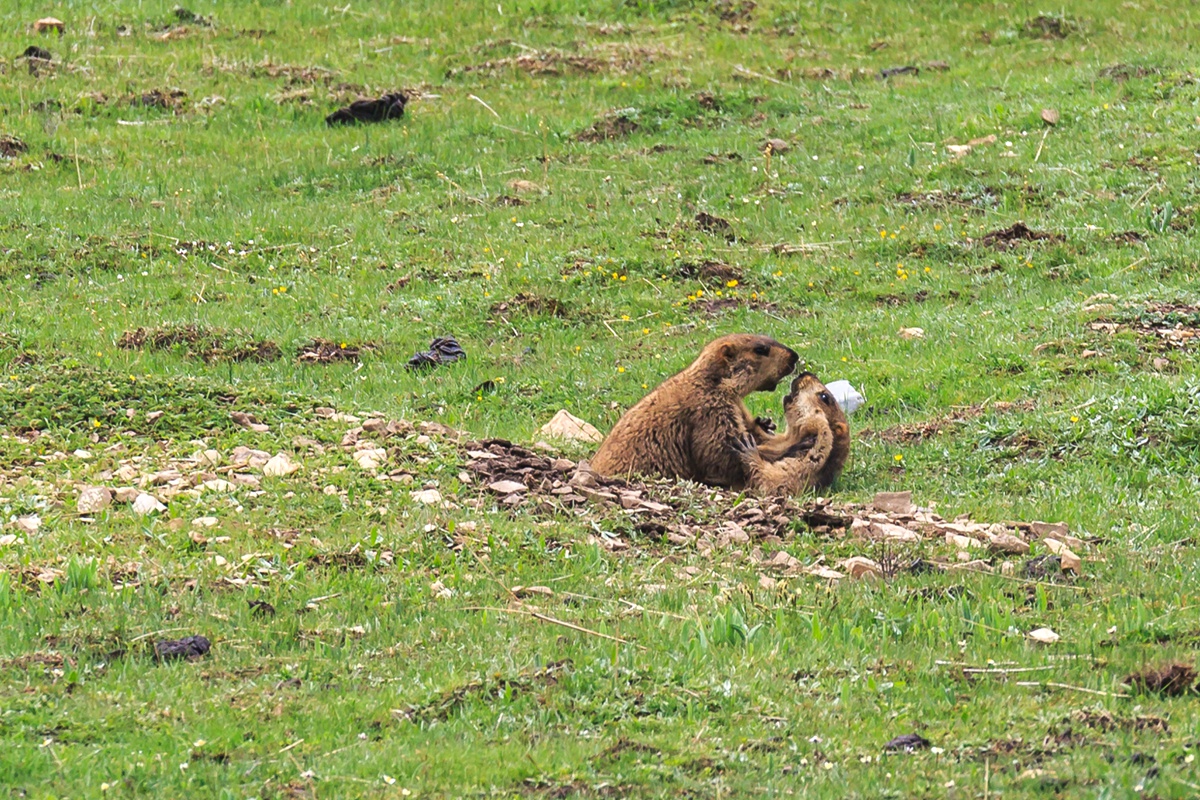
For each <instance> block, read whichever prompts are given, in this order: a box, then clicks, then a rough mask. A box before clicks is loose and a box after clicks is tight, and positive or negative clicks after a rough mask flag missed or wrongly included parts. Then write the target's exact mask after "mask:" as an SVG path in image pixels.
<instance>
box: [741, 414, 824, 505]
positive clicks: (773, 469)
mask: <svg viewBox="0 0 1200 800" xmlns="http://www.w3.org/2000/svg"><path fill="white" fill-rule="evenodd" d="M785 435H786V436H787V438H788V439H789V440H793V441H798V440H800V439H803V438H804V437H806V436H815V437H816V441H815V442H814V443H813V446H812V448H811V449H809V450H808V452H807V453H803V452H802V453H799V454H797V455H795V456H788V457H785V458H780V459H779V460H778V461H774V462H772V461H766V460H765V459H764V458H763V456H762V453H760V452H759V450H758V447H757V445H756V444H755V443H754V442H753V439H752V437H749V436H747V437H746V438H744V439H742V440H741V441H739V442H738V443H737V444H736V445H735V447H734V451H735V452H736V453H737V454H738V457H739V458H740V459H741V462H742V468H743V469H744V470H745V471H746V489H747V490H748V491H751V492H754V493H756V494H801V493H803V492H805V491H807V490H808V489H810V488H812V487H813V486H814V485H816V483H817V476H818V475H819V473H820V472H821V468H822V467H824V466H825V462H826V461H827V460H828V459H829V455H830V453H831V452H832V451H833V445H834V436H833V430H832V429H831V428H830V426H829V421H828V420H826V419H825V418H824V417H810V418H809V419H807V420H805V421H804V422H803V423H802V424H801V425H800V427H799V428H796V429H791V428H789V429H788V432H787V434H785Z"/></svg>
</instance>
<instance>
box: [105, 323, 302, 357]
mask: <svg viewBox="0 0 1200 800" xmlns="http://www.w3.org/2000/svg"><path fill="white" fill-rule="evenodd" d="M117 347H120V348H121V349H122V350H172V349H176V348H179V349H181V350H182V351H183V352H184V354H185V355H187V356H188V357H189V358H199V359H202V360H204V361H210V362H211V361H261V362H265V361H275V360H277V359H279V358H281V357H282V355H283V353H282V351H281V350H280V349H279V345H277V344H275V342H272V341H270V340H269V339H252V338H249V337H247V336H246V335H245V334H242V333H240V332H237V331H222V330H213V329H209V328H203V327H201V326H199V325H191V324H188V325H167V326H164V327H158V328H138V329H136V330H132V331H126V332H125V333H123V334H121V338H120V339H118V340H117Z"/></svg>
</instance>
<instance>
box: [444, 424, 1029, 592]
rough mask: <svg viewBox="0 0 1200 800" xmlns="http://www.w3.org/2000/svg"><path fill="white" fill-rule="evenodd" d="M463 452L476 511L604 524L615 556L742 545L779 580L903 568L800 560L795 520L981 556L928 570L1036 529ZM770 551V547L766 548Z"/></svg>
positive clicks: (886, 544)
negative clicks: (486, 508)
mask: <svg viewBox="0 0 1200 800" xmlns="http://www.w3.org/2000/svg"><path fill="white" fill-rule="evenodd" d="M535 447H546V446H545V445H535ZM463 456H464V458H465V463H464V467H463V469H464V470H465V471H466V472H467V474H469V475H471V476H473V477H474V478H475V481H474V482H475V483H476V484H477V485H478V486H479V492H480V497H479V499H478V500H477V501H475V503H476V506H477V507H478V506H479V504H482V503H487V502H494V503H498V504H499V505H500V506H501V507H507V508H510V509H518V508H522V509H527V510H529V511H532V513H533V514H535V515H537V514H544V515H546V516H548V517H551V518H553V517H555V516H558V515H561V514H569V515H571V516H573V517H576V518H585V519H592V520H594V521H597V522H599V521H604V523H605V524H604V526H603V529H604V530H605V531H606V532H605V533H603V534H601V535H599V536H593V537H591V539H592V541H593V542H594V543H595V544H597V545H599V546H601V547H603V548H605V549H607V550H610V551H613V552H616V551H622V550H626V549H628V548H629V547H630V546H631V541H630V540H627V539H626V538H623V535H622V531H624V532H625V533H626V534H628V535H629V536H631V537H636V539H635V540H633V541H634V542H635V543H636V544H637V545H638V546H641V547H646V546H655V545H663V544H667V545H674V546H694V547H695V548H696V549H697V550H698V551H699V552H701V553H706V552H710V551H712V550H714V549H718V548H730V547H737V546H742V545H744V546H745V547H746V549H747V550H748V551H749V552H748V553H747V555H748V557H749V559H750V561H751V563H754V564H757V565H758V567H759V568H760V569H762V570H764V571H767V572H773V573H777V574H782V575H783V576H784V577H789V576H797V575H815V576H817V577H821V578H825V579H829V580H838V579H842V578H846V577H847V573H849V575H850V576H851V577H861V575H862V572H863V569H864V567H866V568H868V569H869V570H870V571H873V572H874V573H876V574H875V577H879V578H884V579H886V578H888V577H889V576H891V575H894V574H896V572H898V571H899V570H897V569H889V568H888V566H887V564H888V563H889V561H892V562H896V563H899V558H898V557H896V554H895V553H893V554H892V558H890V559H889V558H888V557H886V554H885V557H884V558H883V559H881V561H880V562H878V563H876V562H874V561H871V560H870V559H861V558H860V559H857V560H851V562H850V563H845V569H846V572H839V571H837V570H834V569H831V568H830V567H827V566H825V565H823V564H821V563H820V560H819V559H818V561H817V562H816V563H811V564H808V565H805V564H804V563H802V562H801V561H800V560H799V559H797V558H796V557H794V556H792V555H790V554H789V553H787V552H786V551H784V550H782V549H780V548H781V546H782V544H783V541H784V538H785V537H791V536H793V535H794V534H795V532H796V531H797V530H799V527H798V526H799V525H806V526H807V527H808V528H809V529H811V530H812V531H813V532H814V533H815V534H817V535H822V536H829V537H830V538H831V539H836V540H844V539H846V538H847V537H850V538H853V539H857V540H860V541H863V542H872V543H874V546H875V547H876V549H878V548H879V547H883V548H885V549H887V548H899V547H902V546H905V545H902V543H909V544H911V545H913V546H920V543H921V542H926V543H927V544H928V543H931V542H932V541H934V540H938V541H941V542H944V543H946V544H950V542H951V540H953V541H954V543H955V544H954V547H955V548H963V547H969V548H970V550H969V551H964V552H971V553H973V554H977V558H975V559H974V560H972V561H969V562H967V563H964V562H963V560H962V559H960V558H957V557H951V558H950V559H947V560H938V559H934V558H928V557H927V558H923V559H921V568H922V569H930V570H933V569H943V570H947V569H960V568H962V569H973V570H976V571H984V572H988V571H992V570H993V569H994V567H993V566H992V564H991V563H990V562H989V561H988V558H987V557H988V556H989V554H990V555H991V556H999V555H1001V554H1013V553H1025V552H1028V550H1029V546H1028V542H1029V541H1031V540H1032V538H1033V536H1034V534H1033V527H1034V526H1033V525H1032V524H1028V523H1011V522H1009V523H1004V524H993V525H986V524H983V523H978V522H973V521H971V520H970V519H969V518H967V517H966V516H961V517H959V518H957V519H955V520H954V521H947V520H945V519H943V518H942V517H940V516H938V515H937V514H935V513H934V512H933V511H931V510H929V509H924V508H919V507H917V506H915V505H913V503H912V501H911V493H908V492H902V493H894V494H881V495H878V496H876V498H875V500H874V501H873V502H872V503H871V504H870V505H867V506H859V505H853V504H843V503H833V502H832V501H830V500H828V499H825V498H816V499H812V498H807V499H799V498H782V497H762V498H759V497H745V496H743V495H742V494H741V493H739V492H735V491H732V490H729V489H722V488H717V487H710V486H701V485H698V484H694V483H689V482H686V481H674V480H670V479H666V478H641V479H638V480H624V479H621V478H608V477H604V476H601V475H598V474H596V473H595V472H593V471H592V470H591V469H590V468H589V467H588V465H587V463H586V462H579V463H575V462H573V461H571V460H569V459H566V458H561V457H556V456H555V455H554V454H553V452H552V451H549V452H537V451H536V450H534V449H530V448H526V447H522V446H521V445H516V444H513V443H512V442H509V441H506V440H503V439H486V440H483V441H474V442H469V443H467V444H464V445H463ZM470 503H471V501H468V504H470ZM598 530H599V529H598ZM960 542H961V543H960ZM463 546H466V540H462V541H460V540H458V539H456V540H455V547H463ZM768 547H771V548H773V552H768V551H767V548H768ZM955 556H957V551H956V554H955ZM1006 569H1007V568H1006ZM772 580H773V579H772Z"/></svg>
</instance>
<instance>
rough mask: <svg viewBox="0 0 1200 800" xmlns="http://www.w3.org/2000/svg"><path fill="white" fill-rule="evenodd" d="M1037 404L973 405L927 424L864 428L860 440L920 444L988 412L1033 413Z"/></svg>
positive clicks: (1030, 401)
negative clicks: (878, 429)
mask: <svg viewBox="0 0 1200 800" xmlns="http://www.w3.org/2000/svg"><path fill="white" fill-rule="evenodd" d="M1036 405H1037V403H1036V402H1035V401H1033V400H1022V401H1019V402H1015V403H1007V402H998V403H992V404H991V405H984V404H980V405H973V406H967V407H966V408H963V409H959V410H956V411H955V412H953V413H951V414H946V415H945V416H941V417H937V418H936V419H931V420H929V421H927V422H914V423H907V424H904V425H893V426H892V427H890V428H884V429H883V430H881V431H873V430H871V429H870V428H864V429H863V430H861V431H859V433H858V438H860V439H878V440H880V441H882V442H887V443H888V444H918V443H920V442H923V441H925V440H926V439H932V438H933V437H935V436H937V435H939V434H941V433H942V432H943V431H945V430H947V429H949V428H953V427H955V426H957V425H960V424H962V423H964V422H968V421H970V420H973V419H978V418H979V417H981V416H983V415H984V414H985V413H987V412H989V411H990V412H992V413H994V414H1011V413H1016V412H1026V411H1032V410H1033V409H1034V407H1035V406H1036Z"/></svg>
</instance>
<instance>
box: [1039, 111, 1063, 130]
mask: <svg viewBox="0 0 1200 800" xmlns="http://www.w3.org/2000/svg"><path fill="white" fill-rule="evenodd" d="M1058 120H1059V113H1058V109H1056V108H1043V109H1042V122H1044V123H1046V124H1047V125H1050V126H1054V125H1057V124H1058Z"/></svg>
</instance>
